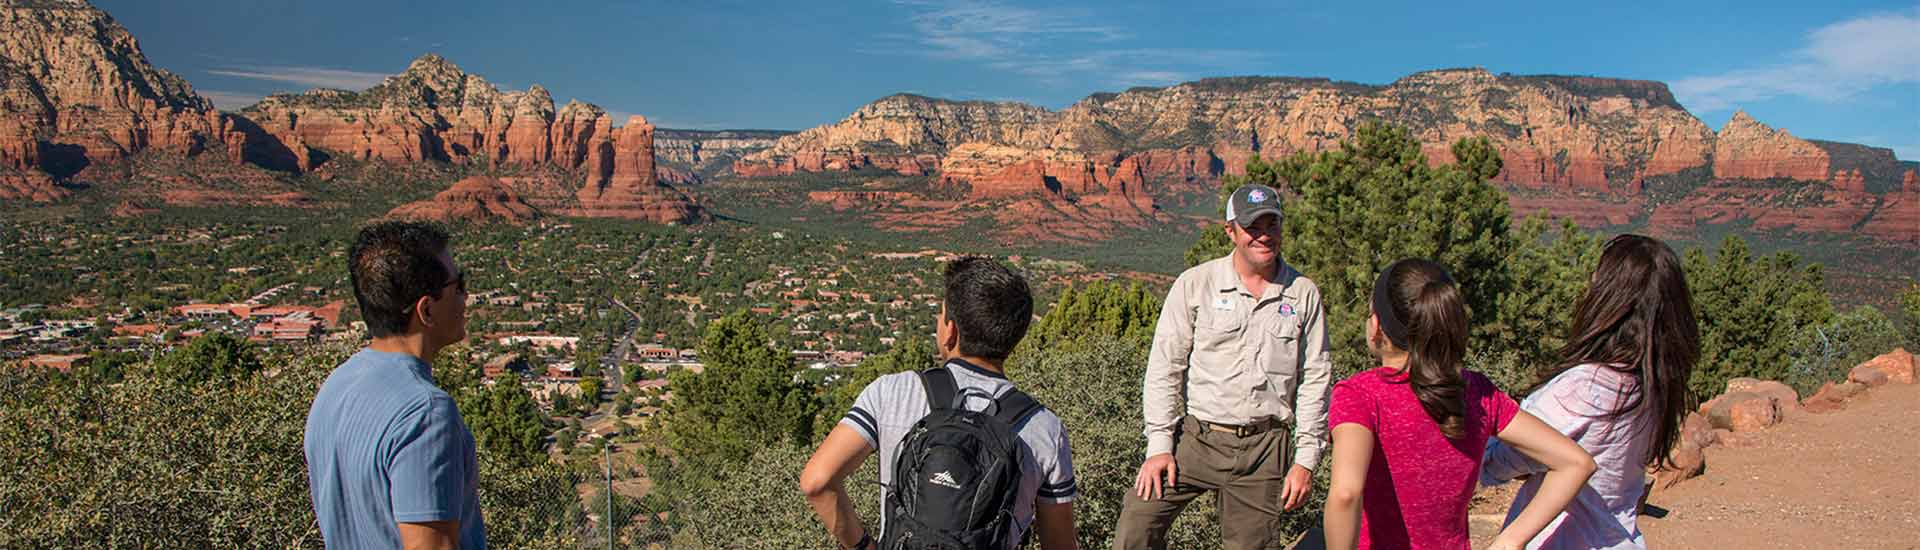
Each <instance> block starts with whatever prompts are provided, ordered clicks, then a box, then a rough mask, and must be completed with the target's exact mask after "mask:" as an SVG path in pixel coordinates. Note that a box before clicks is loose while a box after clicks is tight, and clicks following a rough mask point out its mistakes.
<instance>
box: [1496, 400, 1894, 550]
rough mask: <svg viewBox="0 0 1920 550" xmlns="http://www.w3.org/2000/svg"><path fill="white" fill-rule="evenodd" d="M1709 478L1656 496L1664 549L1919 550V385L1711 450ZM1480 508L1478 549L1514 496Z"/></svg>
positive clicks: (1653, 540)
mask: <svg viewBox="0 0 1920 550" xmlns="http://www.w3.org/2000/svg"><path fill="white" fill-rule="evenodd" d="M1706 453H1707V472H1706V474H1704V475H1702V476H1700V477H1697V478H1694V479H1691V480H1687V481H1686V482H1683V483H1681V484H1680V485H1678V486H1676V487H1673V488H1671V489H1668V490H1666V491H1656V492H1654V493H1653V495H1652V496H1650V497H1649V498H1648V499H1647V503H1648V504H1649V505H1651V506H1654V507H1659V508H1662V509H1665V510H1666V511H1667V512H1668V513H1667V515H1666V517H1665V518H1654V517H1650V516H1647V515H1642V516H1640V529H1641V531H1642V532H1644V533H1646V536H1647V546H1648V547H1650V548H1660V549H1669V548H1672V549H1681V550H1688V549H1697V550H1735V549H1740V550H1745V549H1749V548H1756V549H1757V548H1835V549H1839V548H1848V549H1852V548H1874V549H1882V548H1884V549H1920V516H1916V513H1920V471H1916V470H1917V469H1916V466H1920V385H1900V384H1889V385H1886V386H1882V387H1879V388H1874V389H1873V390H1872V391H1869V392H1867V393H1866V394H1865V395H1864V396H1863V397H1858V398H1855V399H1854V400H1853V401H1849V402H1847V408H1846V410H1843V411H1837V412H1833V413H1828V414H1807V413H1798V414H1790V415H1789V416H1788V417H1787V419H1786V420H1785V421H1784V422H1782V423H1781V424H1779V425H1776V426H1774V427H1772V428H1770V429H1768V430H1766V431H1763V432H1758V433H1753V434H1736V435H1735V440H1734V441H1733V442H1732V444H1722V445H1715V446H1714V447H1711V448H1708V449H1707V451H1706ZM1486 496H1487V498H1486V500H1487V502H1483V503H1480V504H1478V505H1476V506H1475V507H1474V510H1473V516H1472V518H1473V527H1474V535H1475V536H1474V541H1475V546H1476V547H1479V546H1481V545H1484V544H1486V542H1487V541H1488V540H1490V539H1491V538H1492V536H1493V535H1494V534H1495V533H1497V532H1498V531H1499V528H1500V522H1501V520H1502V519H1504V517H1505V515H1504V512H1505V506H1504V505H1502V504H1500V503H1501V502H1505V501H1507V500H1509V499H1511V496H1510V495H1497V494H1489V495H1486Z"/></svg>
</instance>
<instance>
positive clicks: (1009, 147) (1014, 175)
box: [734, 69, 1920, 235]
mask: <svg viewBox="0 0 1920 550" xmlns="http://www.w3.org/2000/svg"><path fill="white" fill-rule="evenodd" d="M961 113H975V114H973V115H972V116H961ZM978 113H991V114H992V115H991V116H989V115H987V114H978ZM1367 120H1384V121H1387V122H1390V123H1393V124H1397V125H1401V126H1404V127H1407V128H1409V129H1411V130H1412V131H1413V132H1414V134H1415V136H1416V137H1418V138H1419V139H1420V140H1421V141H1422V142H1423V143H1425V144H1426V149H1427V154H1428V157H1429V158H1430V159H1431V160H1432V161H1433V162H1450V161H1451V158H1452V155H1451V154H1450V153H1449V152H1448V147H1449V146H1450V145H1451V144H1452V143H1453V142H1454V141H1456V140H1458V139H1461V138H1465V137H1471V136H1486V137H1488V138H1489V139H1491V140H1492V141H1493V142H1494V145H1495V147H1496V148H1497V149H1498V150H1499V151H1500V154H1501V157H1502V160H1503V169H1502V171H1501V173H1500V174H1499V175H1498V176H1496V178H1495V180H1496V181H1497V182H1500V183H1503V184H1507V185H1509V186H1511V187H1513V188H1515V189H1525V190H1531V191H1527V192H1526V193H1525V194H1526V195H1527V196H1525V197H1521V196H1520V195H1519V194H1517V195H1516V199H1515V201H1516V205H1519V206H1525V207H1533V206H1545V207H1549V208H1552V209H1554V210H1555V212H1556V213H1560V214H1571V215H1576V217H1581V219H1583V220H1584V221H1586V222H1589V223H1591V224H1592V225H1614V224H1621V223H1626V222H1627V221H1630V220H1634V219H1640V218H1645V217H1646V216H1647V215H1648V214H1650V212H1649V211H1648V210H1647V204H1649V203H1648V202H1647V201H1646V200H1645V199H1644V198H1641V193H1642V186H1643V185H1645V184H1646V183H1648V182H1651V181H1669V180H1679V181H1681V184H1682V187H1683V188H1689V189H1690V188H1694V187H1699V186H1702V185H1705V184H1707V183H1709V182H1736V183H1734V184H1733V185H1731V186H1730V187H1725V188H1729V189H1739V188H1740V186H1739V185H1738V184H1737V182H1739V181H1743V180H1796V181H1802V182H1805V181H1816V182H1827V184H1828V185H1829V186H1830V187H1831V188H1832V189H1834V190H1835V191H1837V192H1840V193H1862V192H1864V193H1869V194H1871V195H1872V196H1861V197H1852V198H1850V199H1847V200H1845V201H1837V202H1836V201H1826V202H1824V203H1822V204H1843V203H1844V204H1854V203H1858V204H1866V205H1868V206H1867V207H1866V208H1865V209H1864V210H1856V209H1851V208H1847V209H1840V210H1844V211H1846V212H1853V213H1857V214H1858V215H1857V216H1855V215H1854V214H1834V215H1833V216H1835V217H1836V219H1839V218H1847V217H1849V216H1853V217H1852V218H1851V219H1850V220H1848V222H1849V223H1850V224H1857V225H1860V226H1862V227H1876V226H1877V225H1876V224H1877V223H1879V222H1873V221H1872V220H1871V218H1875V217H1878V216H1881V215H1882V214H1878V213H1876V211H1877V210H1879V209H1877V207H1876V205H1880V204H1881V203H1883V202H1888V201H1894V200H1895V199H1896V197H1892V196H1888V197H1882V196H1880V195H1881V194H1884V193H1886V192H1889V191H1897V190H1898V189H1900V188H1901V186H1902V185H1903V184H1902V183H1901V178H1904V177H1905V176H1904V173H1905V171H1907V170H1911V169H1912V168H1913V167H1912V163H1910V162H1908V163H1903V162H1900V161H1898V160H1896V159H1894V158H1893V157H1892V154H1891V152H1890V151H1886V150H1884V149H1875V148H1870V147H1864V146H1859V145H1854V144H1844V143H1833V142H1818V141H1809V140H1804V139H1801V138H1798V137H1794V136H1793V135H1791V134H1789V133H1787V132H1785V131H1781V130H1774V129H1772V128H1768V127H1766V126H1765V125H1763V124H1760V123H1758V122H1756V121H1754V120H1753V119H1752V118H1751V117H1749V116H1747V115H1746V114H1745V113H1737V114H1736V115H1735V116H1734V120H1733V121H1732V122H1729V123H1728V124H1727V125H1726V126H1725V127H1724V128H1722V129H1721V130H1720V131H1719V132H1715V131H1714V130H1713V129H1712V128H1710V127H1708V126H1707V125H1706V124H1705V123H1703V122H1702V121H1700V120H1699V119H1698V118H1696V117H1694V116H1693V115H1692V114H1690V113H1688V112H1687V111H1686V110H1685V109H1684V108H1683V107H1682V106H1681V105H1680V104H1679V103H1678V102H1677V101H1676V100H1675V99H1674V97H1673V94H1672V93H1671V92H1670V91H1669V90H1668V89H1667V86H1666V85H1665V84H1662V83H1659V82H1651V81H1638V80H1620V79H1607V78H1592V77H1572V76H1551V75H1547V76H1511V75H1496V74H1494V73H1491V72H1488V71H1485V70H1482V69H1447V70H1437V71H1428V72H1422V73H1417V74H1414V75H1410V76H1407V77H1405V78H1402V79H1400V80H1398V81H1395V82H1393V83H1391V84H1388V85H1384V86H1374V85H1363V84H1354V83H1348V82H1336V81H1330V80H1327V79H1310V78H1270V77H1235V78H1213V79H1205V80H1200V81H1196V82H1188V83H1184V84H1180V85H1176V86H1171V87H1165V88H1135V89H1131V90H1127V91H1125V92H1120V93H1099V94H1094V95H1091V96H1088V97H1087V98H1085V99H1082V100H1081V101H1079V102H1077V103H1075V104H1073V105H1072V106H1069V107H1067V108H1066V109H1063V110H1061V111H1057V112H1055V111H1048V110H1045V109H1041V108H1039V107H1033V106H1030V105H1022V104H1017V103H980V102H953V101H943V100H936V99H930V98H924V97H919V96H891V97H887V98H883V99H881V100H879V101H876V102H874V103H872V104H869V105H867V106H866V107H863V108H861V109H860V110H859V111H856V112H855V113H854V114H853V115H851V116H848V117H847V118H846V119H843V120H841V121H840V122H838V123H835V124H831V125H827V126H821V127H818V128H813V129H810V130H807V131H803V132H801V133H798V134H794V135H792V136H788V137H786V138H782V139H781V140H779V142H777V143H776V144H775V145H774V146H773V147H772V148H770V149H768V150H767V151H763V152H761V153H757V154H754V155H750V156H748V157H747V158H745V159H743V160H742V161H740V162H738V163H736V164H735V166H734V171H735V173H736V174H737V175H741V176H749V177H751V176H764V175H775V174H785V173H791V172H794V171H831V170H852V169H860V168H879V169H892V170H896V171H900V172H901V173H921V172H925V171H926V169H927V167H929V166H932V167H935V168H936V170H935V172H936V173H937V174H938V175H939V177H940V180H939V181H941V182H942V183H945V184H949V185H957V184H967V185H970V186H971V192H972V194H973V195H974V196H975V197H976V198H996V197H997V198H1005V197H1009V196H1013V195H1021V194H1034V193H1042V194H1043V193H1050V192H1052V193H1057V192H1062V191H1064V192H1067V193H1069V194H1071V193H1074V192H1085V191H1088V190H1094V191H1104V190H1105V188H1106V187H1108V185H1109V184H1110V183H1112V182H1114V181H1116V180H1120V179H1122V178H1121V176H1120V175H1121V174H1123V173H1125V174H1129V175H1131V174H1135V173H1137V174H1138V176H1137V177H1138V178H1139V180H1141V181H1161V182H1167V183H1168V184H1170V185H1173V186H1176V187H1177V186H1180V185H1181V182H1191V181H1201V182H1211V181H1216V179H1217V178H1218V177H1219V176H1221V175H1223V174H1228V173H1237V172H1239V171H1241V170H1243V169H1244V166H1245V163H1246V161H1247V160H1248V159H1251V158H1253V157H1256V156H1258V157H1264V158H1278V157H1282V156H1285V155H1288V154H1292V153H1294V152H1299V151H1322V150H1327V149H1330V148H1333V147H1336V146H1338V144H1339V142H1340V141H1341V140H1342V139H1344V138H1346V137H1347V136H1349V135H1350V134H1351V133H1352V131H1353V130H1354V129H1355V128H1357V127H1358V125H1359V124H1360V123H1361V122H1363V121H1367ZM983 125H984V126H983ZM929 157H932V158H934V159H937V162H935V163H928V162H927V159H928V158H929ZM1082 161H1086V164H1087V165H1090V166H1082V165H1081V164H1080V163H1081V162H1082ZM903 166H904V167H906V169H901V168H902V167H903ZM1089 184H1091V185H1089ZM1136 187H1137V185H1136ZM1209 187H1210V186H1209V185H1199V186H1193V187H1192V188H1191V189H1190V191H1194V192H1210V189H1209ZM1569 200H1571V201H1573V202H1568V201H1569ZM1836 200H1837V199H1836ZM1574 203H1579V204H1574ZM1888 205H1889V206H1892V203H1890V202H1889V203H1888ZM1561 210H1566V212H1560V211H1561ZM1528 211H1531V210H1528ZM1602 212H1604V214H1602ZM1676 219H1677V218H1676ZM1787 225H1793V224H1787ZM1814 225H1818V226H1820V227H1822V228H1830V227H1839V226H1840V225H1843V224H1840V223H1839V222H1838V221H1829V222H1823V223H1820V224H1814ZM1896 229H1897V228H1896ZM1823 230H1824V229H1823ZM1843 230H1844V229H1843ZM1893 233H1896V234H1901V235H1904V234H1907V233H1900V232H1899V231H1894V232H1893ZM1908 233H1920V230H1915V231H1911V232H1908Z"/></svg>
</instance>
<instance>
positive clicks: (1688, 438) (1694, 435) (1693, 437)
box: [1680, 413, 1717, 449]
mask: <svg viewBox="0 0 1920 550" xmlns="http://www.w3.org/2000/svg"><path fill="white" fill-rule="evenodd" d="M1716 440H1717V438H1716V437H1715V436H1714V433H1713V423H1711V422H1708V421H1707V417H1705V416H1702V415H1701V414H1700V413H1687V418H1686V420H1682V421H1681V422H1680V442H1681V443H1682V444H1686V445H1692V446H1694V447H1698V448H1701V449H1705V448H1707V447H1712V446H1713V444H1714V442H1715V441H1716Z"/></svg>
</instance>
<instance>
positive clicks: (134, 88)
mask: <svg viewBox="0 0 1920 550" xmlns="http://www.w3.org/2000/svg"><path fill="white" fill-rule="evenodd" d="M0 86H4V87H3V88H0V198H9V199H28V200H52V199H57V198H60V197H63V196H65V195H66V194H67V192H66V191H65V190H64V189H61V188H59V187H56V186H55V183H56V180H61V179H64V178H66V177H69V176H72V175H73V174H75V173H78V172H79V171H81V170H83V169H85V168H86V167H87V166H88V165H89V164H91V163H95V162H108V161H114V160H118V159H122V158H126V157H127V156H130V155H133V154H135V153H139V152H142V151H146V150H150V149H153V150H162V151H170V152H176V153H179V154H182V155H195V154H199V153H201V152H202V151H205V150H206V149H207V148H208V147H209V146H214V147H223V146H224V144H225V142H226V140H225V136H224V135H223V134H222V133H221V132H220V130H222V129H223V127H224V126H225V124H224V121H223V117H222V116H221V115H220V114H219V113H218V112H216V111H214V110H213V106H212V104H211V103H210V102H208V101H207V100H206V99H205V98H202V97H200V96H199V95H198V94H195V93H194V91H193V86H191V85H189V84H188V83H187V81H186V80H185V79H182V78H180V77H179V76H177V75H174V74H173V73H169V72H167V71H165V70H161V69H158V68H155V67H154V66H153V65H152V64H151V63H149V62H148V61H147V58H146V55H145V54H143V53H141V51H140V45H139V43H138V41H136V40H134V37H133V35H132V34H131V33H128V32H127V30H126V29H125V28H124V27H121V26H120V24H119V23H118V22H116V21H114V20H113V17H112V16H109V15H107V13H106V12H104V11H101V10H99V9H96V8H94V7H92V6H90V5H87V4H86V3H85V2H81V1H77V0H73V1H64V0H4V1H0ZM236 139H238V138H236Z"/></svg>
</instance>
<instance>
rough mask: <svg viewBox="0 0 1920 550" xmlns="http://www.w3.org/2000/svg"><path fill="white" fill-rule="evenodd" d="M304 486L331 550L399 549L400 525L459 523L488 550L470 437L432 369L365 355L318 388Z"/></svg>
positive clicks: (466, 544)
mask: <svg viewBox="0 0 1920 550" xmlns="http://www.w3.org/2000/svg"><path fill="white" fill-rule="evenodd" d="M306 453H307V482H308V487H309V490H310V491H311V493H312V494H313V511H314V515H315V516H317V517H318V519H319V522H320V535H321V536H322V537H323V538H325V540H326V543H327V547H328V548H399V547H400V528H399V526H397V525H395V524H396V523H423V522H429V521H447V520H457V521H459V522H460V548H486V547H487V540H486V539H487V530H486V525H485V524H483V523H482V522H481V520H480V496H479V469H478V465H477V464H476V462H475V459H474V444H473V432H471V431H468V430H467V424H466V422H465V421H463V420H461V419H460V411H459V410H458V409H456V408H454V404H453V398H452V397H449V396H447V392H444V391H441V390H440V388H439V387H438V386H435V385H434V383H433V373H432V367H431V366H430V365H428V364H427V363H426V362H424V361H421V360H420V359H418V358H415V357H413V356H411V355H406V354H402V353H387V352H379V351H373V350H370V349H369V350H361V351H360V352H359V353H356V354H354V355H353V357H351V358H349V359H347V362H345V363H341V364H340V367H339V368H336V369H334V371H333V374H330V375H328V376H327V381H326V383H324V384H321V385H320V393H319V394H318V395H316V396H314V399H313V408H312V409H311V410H309V411H308V413H307V431H306Z"/></svg>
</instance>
